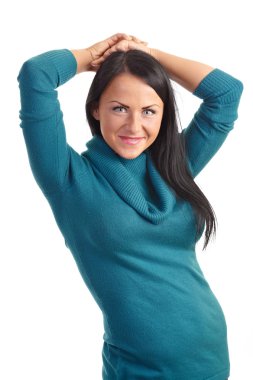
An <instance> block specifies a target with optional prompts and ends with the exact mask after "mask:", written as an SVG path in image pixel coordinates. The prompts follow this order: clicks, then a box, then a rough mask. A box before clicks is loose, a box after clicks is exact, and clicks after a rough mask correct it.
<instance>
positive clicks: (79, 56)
mask: <svg viewBox="0 0 253 380" xmlns="http://www.w3.org/2000/svg"><path fill="white" fill-rule="evenodd" d="M126 38H129V39H131V38H132V37H130V36H127V35H125V34H120V33H119V34H116V35H114V36H112V37H110V38H108V39H106V40H104V41H102V42H98V43H96V44H95V45H92V46H91V47H89V48H87V49H79V50H68V49H61V50H51V51H48V52H45V53H42V54H40V55H37V56H35V57H32V58H30V59H28V60H27V61H26V62H24V64H23V65H22V67H21V69H20V72H19V75H18V78H17V79H18V82H19V88H20V100H21V110H20V114H19V116H20V120H21V123H20V127H21V128H22V130H23V135H24V138H25V143H26V147H27V152H28V157H29V162H30V166H31V169H32V172H33V175H34V177H35V179H36V181H37V183H38V185H39V186H40V188H41V189H42V191H43V192H44V193H52V192H56V191H58V190H60V189H63V188H64V187H65V186H66V185H67V183H68V174H69V173H70V172H71V170H69V168H70V165H71V160H72V159H73V160H79V161H80V163H81V159H80V157H79V155H78V154H77V153H76V152H75V151H74V150H73V149H72V148H71V147H70V146H69V145H68V144H67V141H66V133H65V127H64V121H63V113H62V111H61V108H60V103H59V100H58V93H57V90H56V89H57V88H58V87H59V86H61V85H63V84H64V83H66V82H67V81H68V80H70V79H71V78H72V77H74V76H75V74H78V73H80V72H83V71H89V70H93V71H94V70H95V69H94V67H92V66H91V65H90V63H91V62H92V60H93V59H94V58H96V57H100V55H102V54H104V52H105V51H106V49H108V47H110V46H113V44H115V43H117V42H119V40H120V39H126Z"/></svg>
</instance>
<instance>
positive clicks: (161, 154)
mask: <svg viewBox="0 0 253 380" xmlns="http://www.w3.org/2000/svg"><path fill="white" fill-rule="evenodd" d="M124 72H129V73H130V74H132V75H135V76H137V77H139V78H141V79H142V80H143V81H144V82H145V83H147V84H148V85H149V86H151V87H152V88H153V89H154V90H155V91H156V93H157V94H158V95H159V97H160V98H161V99H162V101H163V103H164V111H163V118H162V123H161V127H160V130H159V134H158V136H157V138H156V140H155V141H154V142H153V144H152V145H151V146H150V147H149V148H148V149H149V151H150V154H151V157H152V160H153V162H154V164H155V166H156V168H157V170H158V171H159V173H160V174H161V176H162V177H163V178H164V180H165V181H166V182H167V183H168V184H169V186H170V187H172V188H173V190H174V191H175V193H176V194H177V196H178V197H179V198H181V199H184V200H186V201H188V202H189V203H190V204H191V206H192V207H193V210H194V211H195V215H196V227H197V229H196V231H197V232H196V240H197V237H198V236H199V235H200V233H201V232H202V231H203V229H204V227H205V242H204V247H203V249H205V248H206V246H207V244H208V242H209V240H210V237H211V235H215V233H216V218H215V214H214V211H213V209H212V207H211V205H210V203H209V201H208V200H207V198H206V197H205V195H204V194H203V193H202V191H201V190H200V188H199V187H198V186H197V184H196V183H195V182H194V179H193V177H192V175H191V173H190V171H189V169H188V166H187V161H186V157H187V156H186V148H185V142H184V134H183V133H180V131H179V128H178V113H177V105H176V101H175V96H174V90H173V88H172V85H171V82H170V78H169V75H168V73H167V72H166V70H165V69H164V68H163V66H162V65H161V64H160V63H159V62H158V61H157V60H156V59H155V58H153V57H152V56H151V55H149V54H147V53H145V52H143V51H140V50H129V51H127V52H123V51H118V52H115V53H112V54H111V55H110V56H109V57H108V58H107V59H106V60H105V61H104V62H103V64H102V65H101V66H100V68H99V69H98V71H97V73H96V75H95V77H94V79H93V81H92V84H91V87H90V90H89V93H88V96H87V100H86V116H87V120H88V123H89V126H90V129H91V133H92V135H93V136H94V135H100V136H102V134H101V131H100V123H99V121H98V120H96V119H95V118H94V117H93V115H92V113H93V111H94V108H96V106H97V104H98V102H99V99H100V96H101V95H102V93H103V91H104V90H105V88H106V87H107V85H108V84H109V83H110V82H111V80H112V79H114V78H115V77H116V76H117V75H119V74H121V73H124Z"/></svg>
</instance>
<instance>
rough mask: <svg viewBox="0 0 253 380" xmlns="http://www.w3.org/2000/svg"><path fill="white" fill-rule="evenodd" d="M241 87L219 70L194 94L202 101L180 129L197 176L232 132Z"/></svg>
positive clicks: (193, 170) (189, 162) (194, 175)
mask: <svg viewBox="0 0 253 380" xmlns="http://www.w3.org/2000/svg"><path fill="white" fill-rule="evenodd" d="M242 91H243V84H242V82H241V81H239V80H238V79H236V78H234V77H232V76H231V75H229V74H227V73H225V72H224V71H222V70H219V69H214V70H213V71H211V72H210V73H209V74H208V75H207V76H206V77H205V78H204V79H203V80H202V81H201V83H200V84H199V85H198V87H197V88H196V89H195V91H194V93H193V95H195V96H197V97H199V98H201V99H203V102H202V103H201V105H200V107H199V109H198V111H197V112H196V113H195V115H194V117H193V119H192V121H191V123H190V124H189V126H188V127H187V128H185V129H184V130H183V132H182V133H183V136H184V137H185V144H186V153H187V161H188V165H189V168H190V171H191V173H192V175H193V177H196V176H197V175H198V174H199V172H200V171H201V170H202V169H203V168H204V167H205V165H206V164H207V163H208V162H209V161H210V160H211V158H212V157H213V156H214V155H215V153H216V152H217V151H218V150H219V148H220V147H221V145H222V144H223V142H224V141H225V139H226V137H227V135H228V133H229V132H230V131H231V130H232V129H233V125H234V122H235V120H236V119H237V117H238V114H237V111H238V106H239V101H240V97H241V94H242Z"/></svg>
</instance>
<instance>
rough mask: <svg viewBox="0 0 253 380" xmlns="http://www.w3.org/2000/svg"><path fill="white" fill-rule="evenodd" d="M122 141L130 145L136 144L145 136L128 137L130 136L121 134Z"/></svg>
mask: <svg viewBox="0 0 253 380" xmlns="http://www.w3.org/2000/svg"><path fill="white" fill-rule="evenodd" d="M119 138H120V139H121V141H122V142H123V143H125V144H128V145H136V144H138V143H139V142H140V141H141V140H142V139H144V137H128V136H119Z"/></svg>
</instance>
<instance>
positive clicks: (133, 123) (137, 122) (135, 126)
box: [128, 114, 142, 133]
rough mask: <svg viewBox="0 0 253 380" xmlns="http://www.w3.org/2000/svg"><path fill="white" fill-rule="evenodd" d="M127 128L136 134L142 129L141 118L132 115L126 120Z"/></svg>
mask: <svg viewBox="0 0 253 380" xmlns="http://www.w3.org/2000/svg"><path fill="white" fill-rule="evenodd" d="M128 127H129V130H131V131H132V132H134V133H137V132H138V131H140V130H141V129H142V122H141V117H140V115H138V114H132V115H130V116H129V119H128Z"/></svg>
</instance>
